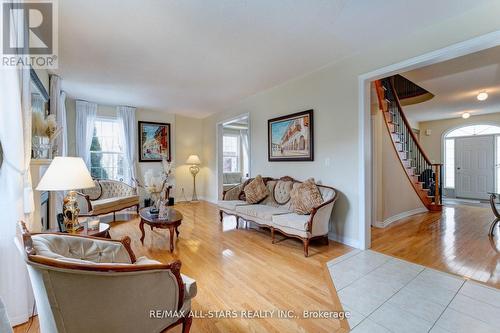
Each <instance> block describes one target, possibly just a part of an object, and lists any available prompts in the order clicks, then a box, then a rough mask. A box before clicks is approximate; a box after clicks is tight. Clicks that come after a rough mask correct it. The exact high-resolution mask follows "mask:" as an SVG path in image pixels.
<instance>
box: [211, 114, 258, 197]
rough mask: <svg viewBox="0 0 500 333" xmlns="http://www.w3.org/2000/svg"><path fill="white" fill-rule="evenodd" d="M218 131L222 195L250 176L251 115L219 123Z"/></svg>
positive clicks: (220, 190) (220, 188)
mask: <svg viewBox="0 0 500 333" xmlns="http://www.w3.org/2000/svg"><path fill="white" fill-rule="evenodd" d="M217 132H218V140H217V141H218V144H217V146H218V167H217V173H218V177H217V178H218V184H219V186H218V188H219V196H220V195H221V194H222V193H223V191H226V190H228V189H229V188H231V187H233V186H236V185H239V184H241V183H243V182H244V181H245V180H246V179H248V178H249V177H250V161H251V158H250V117H249V115H248V114H245V115H242V116H239V117H236V118H232V119H229V120H227V121H224V122H222V123H219V124H218V131H217Z"/></svg>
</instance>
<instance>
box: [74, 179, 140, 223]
mask: <svg viewBox="0 0 500 333" xmlns="http://www.w3.org/2000/svg"><path fill="white" fill-rule="evenodd" d="M94 183H95V186H94V187H92V188H89V189H83V190H80V191H79V192H77V194H78V195H79V197H80V199H79V202H78V204H79V207H80V216H97V215H104V214H108V213H113V219H114V213H115V212H118V211H120V210H123V209H126V208H130V207H135V208H136V210H137V212H138V211H139V196H138V195H137V189H136V188H134V187H132V186H129V185H127V184H125V183H123V182H119V181H116V180H109V179H107V180H103V179H100V180H95V181H94Z"/></svg>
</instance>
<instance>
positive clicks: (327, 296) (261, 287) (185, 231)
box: [15, 202, 351, 333]
mask: <svg viewBox="0 0 500 333" xmlns="http://www.w3.org/2000/svg"><path fill="white" fill-rule="evenodd" d="M175 208H176V209H178V210H179V211H180V212H181V213H182V214H183V215H184V219H183V222H182V225H181V226H180V228H179V230H180V235H179V239H178V240H177V239H176V241H175V250H174V252H173V253H170V252H169V250H168V248H169V242H168V240H169V238H168V231H167V230H161V229H154V231H151V229H149V228H146V237H145V240H144V246H142V245H141V243H140V241H139V238H140V231H139V225H138V224H139V223H138V219H137V218H134V219H133V220H130V221H127V222H114V223H112V227H111V236H112V238H121V237H123V236H125V235H128V236H130V237H131V238H132V248H133V249H134V252H135V253H136V255H137V256H148V257H150V258H154V259H157V260H159V261H161V262H164V263H167V262H169V261H171V260H173V259H180V260H181V261H182V268H181V271H182V273H183V274H186V275H189V276H190V277H192V278H194V279H196V281H197V284H198V295H197V296H196V297H195V299H194V301H193V306H192V307H193V310H197V311H209V310H237V311H238V310H253V311H258V310H274V309H278V310H293V311H294V315H295V316H297V318H292V319H289V320H288V319H287V320H285V319H280V318H265V319H241V318H238V319H196V318H195V319H194V320H193V326H192V328H191V332H347V331H348V330H349V326H348V323H347V320H336V319H305V318H302V315H303V311H304V310H326V311H341V310H342V308H341V305H340V301H339V300H338V297H337V293H336V291H335V288H334V286H333V284H332V282H331V280H330V278H329V272H328V269H327V266H326V262H327V261H329V260H331V259H333V258H335V257H338V256H340V255H342V254H345V253H347V252H349V251H350V250H351V248H350V247H348V246H345V245H342V244H339V243H335V242H333V241H330V245H328V246H326V245H321V242H319V243H316V242H313V243H312V245H311V247H310V250H309V257H308V258H305V257H304V255H303V251H302V243H301V242H299V241H297V240H293V239H287V240H284V241H281V242H278V243H277V244H274V245H273V244H271V236H270V233H269V231H267V230H259V229H244V228H240V229H235V225H236V223H235V219H234V218H233V217H226V218H225V219H224V222H223V223H222V224H221V223H220V222H219V214H218V210H217V207H216V206H214V205H212V204H210V203H207V202H199V203H195V204H179V205H176V207H175ZM241 225H243V223H241ZM277 239H280V238H279V237H277ZM26 328H27V325H26V324H25V325H22V326H18V327H16V330H15V332H16V333H18V332H25V330H26ZM173 331H174V332H180V328H176V329H175V330H173ZM29 332H30V333H32V332H38V322H37V320H36V319H35V321H34V323H33V327H32V329H31V330H30V331H29Z"/></svg>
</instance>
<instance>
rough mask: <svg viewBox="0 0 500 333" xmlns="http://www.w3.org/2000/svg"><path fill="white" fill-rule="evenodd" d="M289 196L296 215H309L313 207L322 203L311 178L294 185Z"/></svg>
mask: <svg viewBox="0 0 500 333" xmlns="http://www.w3.org/2000/svg"><path fill="white" fill-rule="evenodd" d="M290 196H291V202H292V208H293V210H294V211H295V213H297V214H310V213H311V212H312V210H313V208H314V207H317V206H319V205H321V204H322V203H323V198H322V197H321V193H320V191H319V189H318V186H316V184H315V183H314V179H313V178H309V179H308V180H306V181H305V182H303V183H296V184H294V186H293V189H292V191H291V194H290Z"/></svg>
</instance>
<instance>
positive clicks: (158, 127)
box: [138, 121, 172, 162]
mask: <svg viewBox="0 0 500 333" xmlns="http://www.w3.org/2000/svg"><path fill="white" fill-rule="evenodd" d="M138 130H139V135H138V140H139V162H161V161H162V159H163V158H164V157H165V158H166V159H167V160H168V161H170V160H171V156H172V155H171V149H170V146H171V141H170V124H168V123H154V122H149V121H139V126H138Z"/></svg>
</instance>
